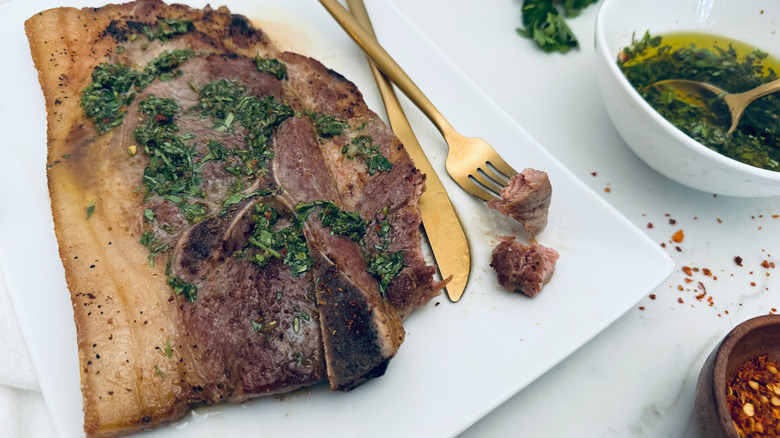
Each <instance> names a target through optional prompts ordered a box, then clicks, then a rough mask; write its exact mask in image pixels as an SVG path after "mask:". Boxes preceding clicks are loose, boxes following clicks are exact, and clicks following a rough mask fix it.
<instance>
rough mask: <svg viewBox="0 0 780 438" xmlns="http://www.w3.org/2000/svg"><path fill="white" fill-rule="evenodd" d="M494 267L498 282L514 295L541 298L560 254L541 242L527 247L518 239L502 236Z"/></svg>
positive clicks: (494, 253) (492, 264)
mask: <svg viewBox="0 0 780 438" xmlns="http://www.w3.org/2000/svg"><path fill="white" fill-rule="evenodd" d="M498 240H499V242H500V243H499V244H498V246H496V247H495V248H494V249H493V260H492V261H491V262H490V266H492V267H493V269H495V270H496V274H497V275H498V283H499V284H500V285H501V286H504V287H505V288H506V289H507V290H509V291H511V292H522V293H524V294H526V295H528V296H529V297H532V298H533V297H535V296H537V295H539V292H541V290H542V286H543V285H544V284H545V283H547V282H548V281H550V277H552V274H553V271H554V270H555V262H556V261H557V260H558V252H557V251H555V250H554V249H552V248H547V247H545V246H543V245H540V244H538V243H532V244H530V245H523V244H522V243H520V242H518V241H516V240H515V238H514V236H498Z"/></svg>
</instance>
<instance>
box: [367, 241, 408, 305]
mask: <svg viewBox="0 0 780 438" xmlns="http://www.w3.org/2000/svg"><path fill="white" fill-rule="evenodd" d="M404 266H405V265H404V255H403V253H401V252H394V253H392V254H385V253H382V254H378V255H376V256H374V257H373V258H371V260H370V261H369V262H368V269H367V271H368V273H369V274H372V275H373V276H374V277H376V279H377V280H378V281H379V291H380V292H381V293H382V295H383V296H384V293H385V291H386V290H387V286H388V285H389V284H390V282H391V281H393V279H394V278H395V277H396V276H397V275H398V274H399V273H400V272H401V271H402V270H403V269H404Z"/></svg>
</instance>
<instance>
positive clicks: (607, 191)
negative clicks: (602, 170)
mask: <svg viewBox="0 0 780 438" xmlns="http://www.w3.org/2000/svg"><path fill="white" fill-rule="evenodd" d="M611 191H612V189H610V188H609V187H604V192H606V193H609V192H611Z"/></svg>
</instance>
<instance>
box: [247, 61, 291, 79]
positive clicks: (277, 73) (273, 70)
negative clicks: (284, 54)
mask: <svg viewBox="0 0 780 438" xmlns="http://www.w3.org/2000/svg"><path fill="white" fill-rule="evenodd" d="M255 65H256V66H257V71H259V72H260V73H268V74H269V75H271V76H273V77H275V78H276V79H279V80H280V81H281V80H282V79H284V78H286V77H287V66H286V65H284V64H283V63H282V62H280V61H279V60H278V59H274V58H261V57H260V55H257V56H255Z"/></svg>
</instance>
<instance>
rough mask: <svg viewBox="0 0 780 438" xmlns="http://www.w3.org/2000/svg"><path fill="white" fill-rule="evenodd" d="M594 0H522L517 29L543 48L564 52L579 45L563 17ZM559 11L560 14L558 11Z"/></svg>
mask: <svg viewBox="0 0 780 438" xmlns="http://www.w3.org/2000/svg"><path fill="white" fill-rule="evenodd" d="M597 1H598V0H563V1H561V0H524V1H523V27H522V28H517V29H516V30H517V33H518V34H519V35H521V36H524V37H526V38H531V39H533V40H534V41H535V42H536V44H537V45H539V47H540V48H541V49H542V50H544V51H545V52H548V53H550V52H559V53H566V52H568V51H569V50H571V49H573V48H577V47H579V42H578V41H577V37H576V36H574V32H572V30H571V29H570V28H569V25H568V24H566V20H565V18H572V17H576V16H577V15H579V13H580V11H581V10H582V9H584V8H585V7H587V6H589V5H591V4H593V3H596V2H597ZM561 13H563V15H561Z"/></svg>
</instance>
